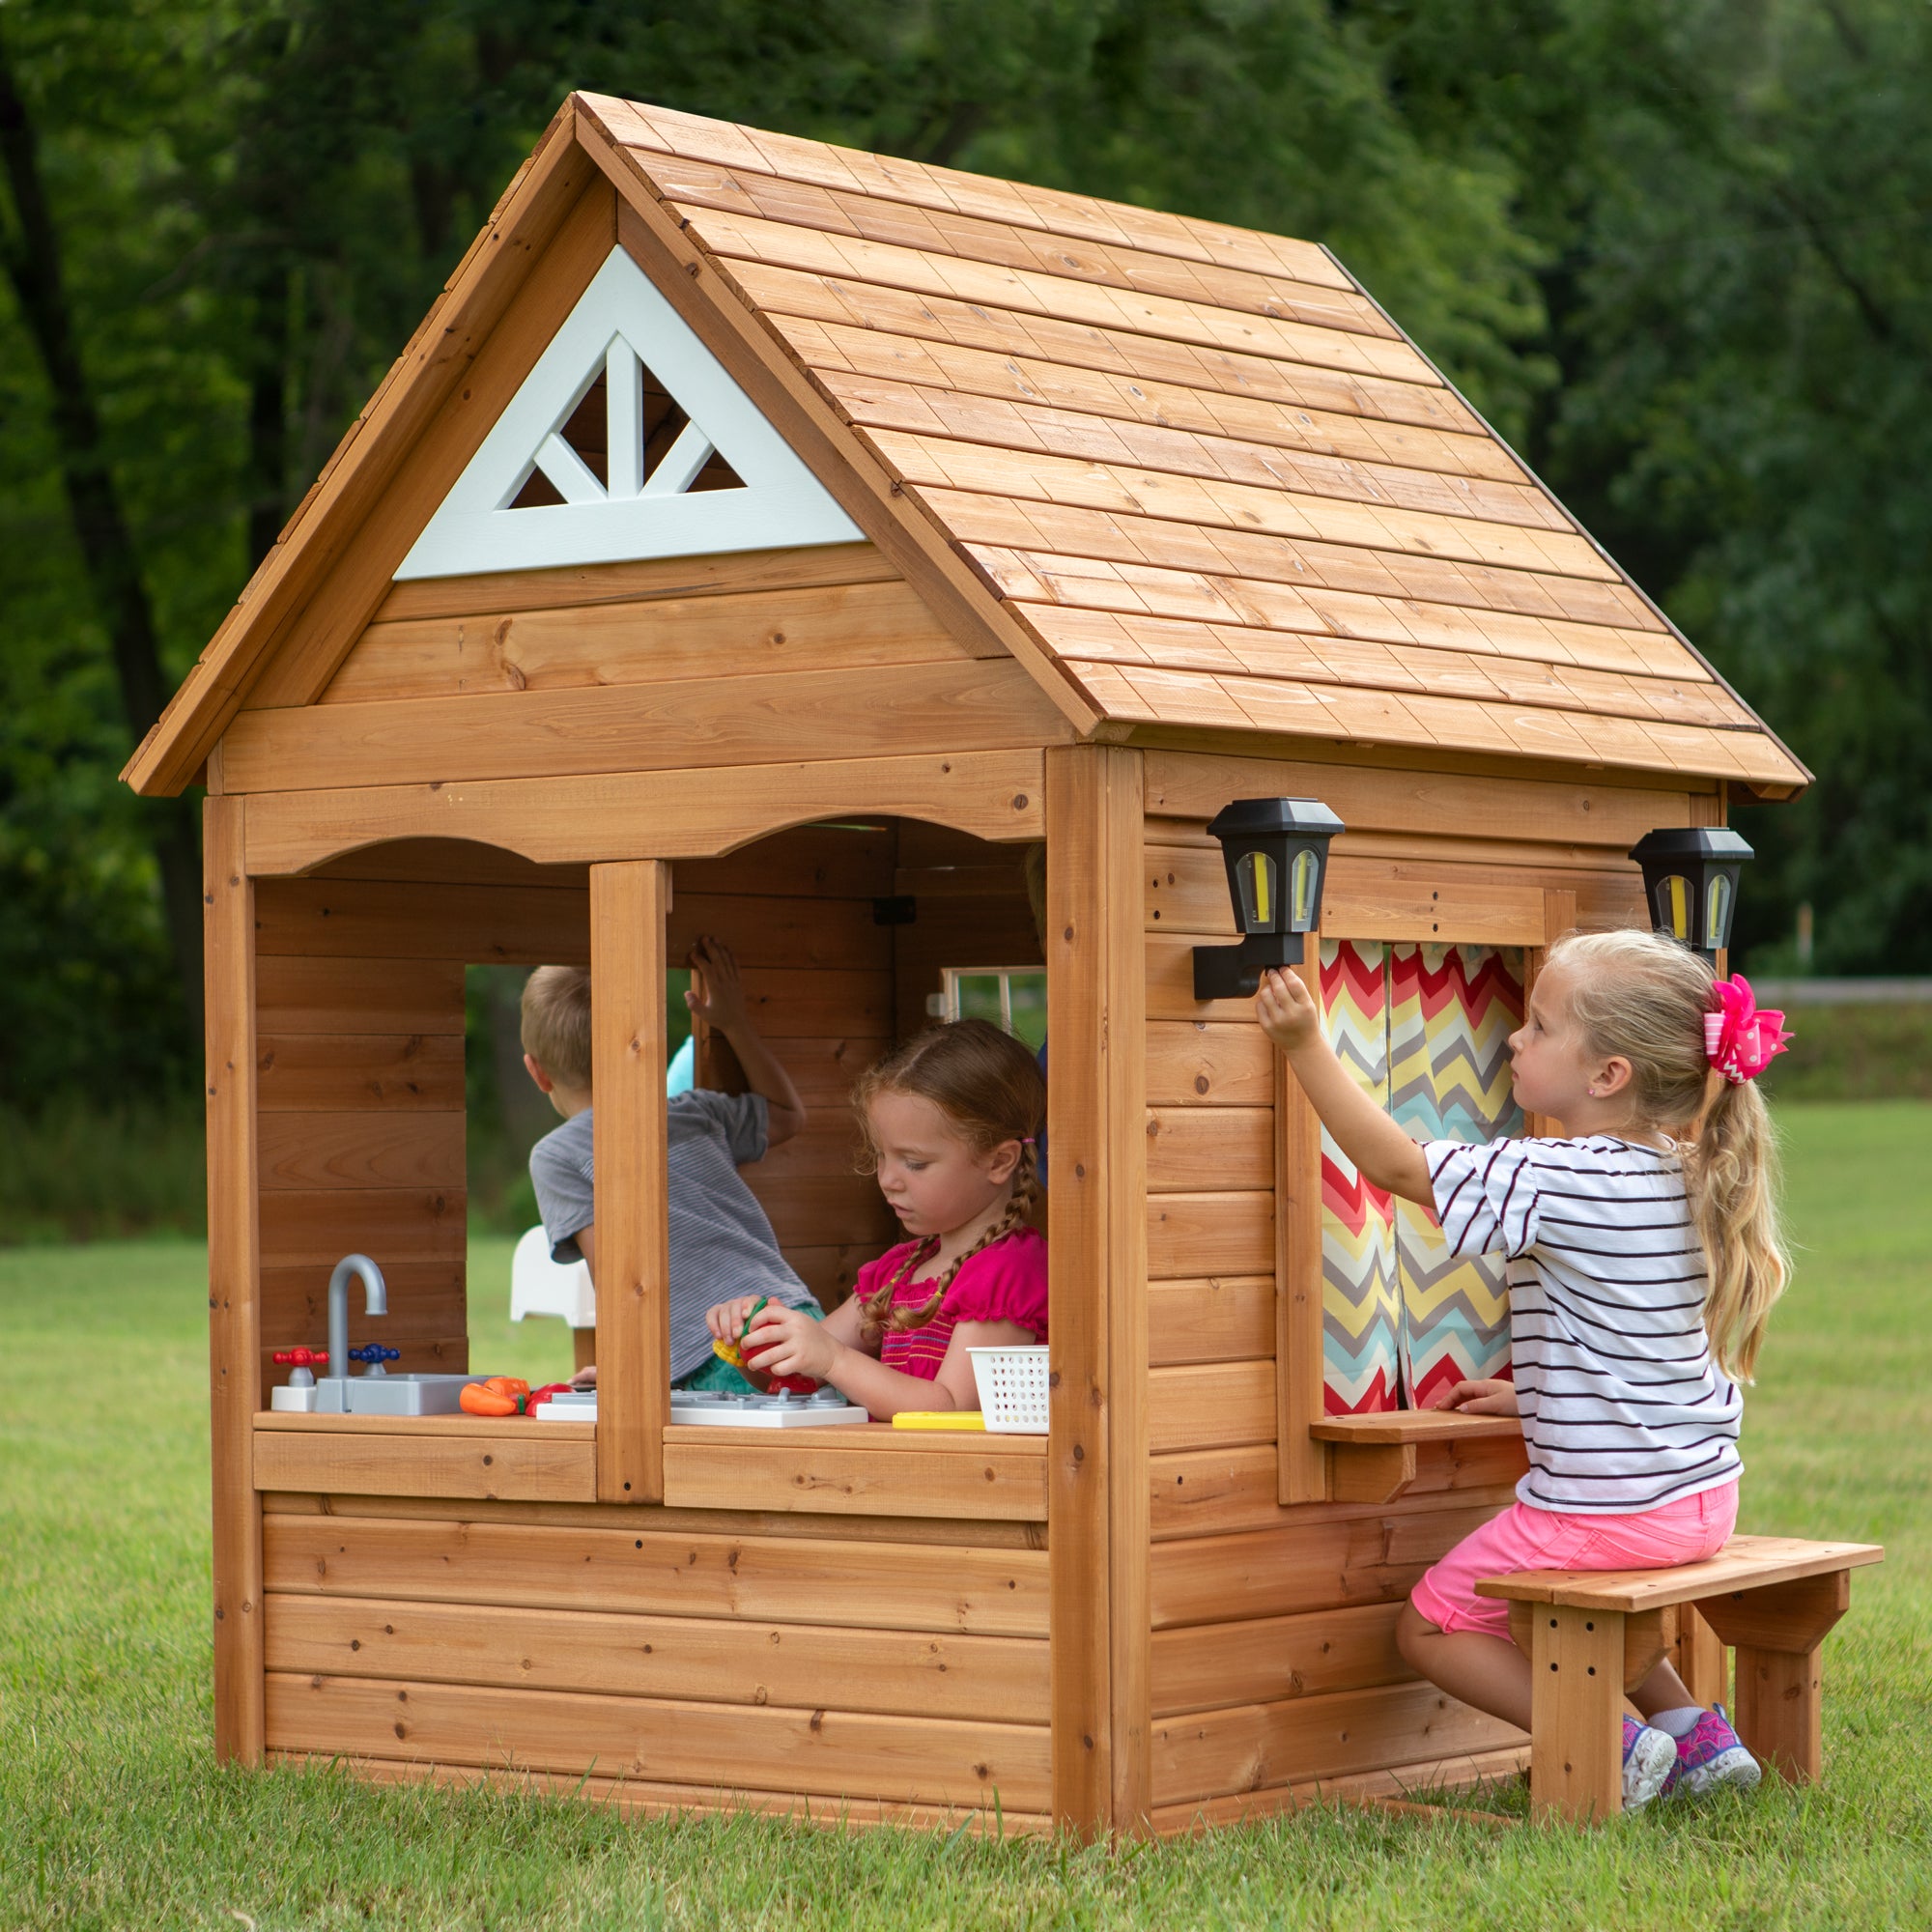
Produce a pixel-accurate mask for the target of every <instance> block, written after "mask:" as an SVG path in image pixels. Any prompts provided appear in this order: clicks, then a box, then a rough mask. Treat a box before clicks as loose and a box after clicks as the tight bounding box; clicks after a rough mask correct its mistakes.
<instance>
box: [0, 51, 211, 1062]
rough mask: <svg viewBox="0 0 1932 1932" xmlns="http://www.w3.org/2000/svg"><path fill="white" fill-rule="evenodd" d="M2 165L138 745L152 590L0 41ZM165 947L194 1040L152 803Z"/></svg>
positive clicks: (147, 714)
mask: <svg viewBox="0 0 1932 1932" xmlns="http://www.w3.org/2000/svg"><path fill="white" fill-rule="evenodd" d="M0 162H4V165H5V167H6V170H7V181H8V185H9V187H10V188H11V189H12V192H13V198H14V216H15V222H14V231H13V232H12V233H10V234H7V235H6V236H4V238H0V253H4V256H5V263H6V270H7V276H8V279H9V280H10V281H11V282H12V283H13V286H14V295H15V297H16V298H17V299H18V301H19V304H20V311H21V313H22V315H23V316H24V317H25V318H26V322H27V327H28V328H29V329H30V330H31V331H32V333H33V337H34V341H35V343H36V345H37V346H38V347H39V349H40V352H41V359H42V361H43V364H44V365H45V367H46V372H47V386H48V391H49V401H50V408H51V412H52V415H53V425H54V436H55V439H56V440H57V441H58V443H59V445H60V464H61V480H62V482H63V483H64V484H65V486H66V489H67V497H68V504H69V507H70V508H71V511H72V514H73V526H74V534H75V536H76V537H77V538H78V539H79V541H80V552H81V558H82V562H83V564H84V565H85V568H86V572H87V580H88V586H89V588H90V590H91V591H92V592H93V596H94V601H95V604H96V606H97V608H98V609H99V613H100V619H101V622H102V623H103V624H104V625H105V626H106V628H107V635H108V639H109V641H110V643H111V644H112V647H113V653H114V668H115V671H116V673H117V675H118V676H119V679H120V684H121V704H122V709H123V711H124V712H125V713H126V714H127V719H128V729H129V730H130V731H131V732H132V733H133V735H134V737H135V738H136V739H137V740H138V739H140V738H142V737H143V736H145V735H146V733H147V731H148V728H149V726H150V725H153V724H154V722H155V720H156V718H158V717H159V716H160V715H161V707H162V705H163V704H164V703H165V702H166V701H167V696H168V693H167V682H166V679H165V678H164V677H163V675H162V672H161V658H160V650H159V648H158V645H157V644H156V638H155V620H154V613H153V611H152V610H151V609H150V607H149V603H148V593H147V587H146V585H145V584H143V582H142V581H141V571H140V564H139V561H138V559H137V558H136V556H135V554H134V543H133V538H132V536H131V535H130V534H129V532H128V523H127V519H126V518H125V517H124V516H123V515H122V512H121V499H120V496H119V494H118V493H117V491H116V489H115V487H114V477H113V473H112V471H111V470H110V469H109V468H108V464H107V457H106V453H105V451H104V450H103V449H102V447H101V440H100V419H99V413H98V412H97V411H96V409H95V407H94V395H93V392H92V390H90V389H89V387H88V385H87V375H86V371H85V370H84V369H83V367H82V365H81V359H80V345H79V342H78V341H77V339H76V338H75V335H74V329H73V318H72V315H71V312H70V310H69V308H68V300H67V290H66V287H65V285H64V282H63V279H62V274H61V258H60V241H59V238H58V236H57V235H56V234H55V232H54V225H53V217H52V215H51V214H50V213H49V212H48V209H47V203H46V196H45V193H44V192H43V188H42V185H41V172H40V156H39V153H38V144H37V142H36V140H35V136H34V128H33V124H32V123H31V121H30V120H29V119H28V115H27V109H26V103H25V102H24V101H23V100H22V99H20V93H19V89H18V88H17V87H16V86H15V84H14V68H13V62H12V61H11V59H10V58H9V56H8V52H7V46H6V43H5V41H4V40H0ZM148 810H149V813H150V818H149V824H150V827H151V831H150V837H151V838H152V839H153V841H154V849H155V857H156V860H157V861H158V863H159V866H160V872H161V896H162V903H163V908H164V911H165V915H166V919H167V926H168V937H169V940H170V942H171V944H172V947H173V950H174V955H175V969H176V971H177V973H178V974H179V976H180V979H181V987H182V998H183V1001H184V1004H185V1008H186V1012H187V1017H188V1021H189V1024H190V1026H191V1028H192V1029H193V1033H194V1035H195V1036H196V1037H198V1036H199V1035H200V1032H201V851H200V838H199V837H198V835H197V831H196V823H195V818H196V814H195V808H194V804H193V801H192V800H190V799H156V800H154V801H152V802H151V804H150V805H149V808H148Z"/></svg>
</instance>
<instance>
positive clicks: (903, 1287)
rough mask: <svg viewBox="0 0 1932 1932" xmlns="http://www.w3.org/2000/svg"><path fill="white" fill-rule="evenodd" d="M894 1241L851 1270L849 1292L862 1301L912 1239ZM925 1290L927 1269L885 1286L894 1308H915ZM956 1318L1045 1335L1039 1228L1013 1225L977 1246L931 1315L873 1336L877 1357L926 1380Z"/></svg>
mask: <svg viewBox="0 0 1932 1932" xmlns="http://www.w3.org/2000/svg"><path fill="white" fill-rule="evenodd" d="M918 1245H919V1244H918V1242H916V1241H901V1242H900V1243H899V1244H898V1246H897V1247H895V1248H888V1249H887V1250H886V1252H885V1253H884V1254H882V1255H881V1256H880V1257H879V1258H878V1260H877V1261H875V1262H867V1264H866V1265H865V1266H864V1267H862V1268H861V1269H860V1270H859V1279H858V1283H857V1285H856V1287H855V1289H854V1293H856V1294H857V1295H858V1296H859V1298H860V1299H861V1300H862V1301H863V1300H864V1299H865V1298H866V1297H867V1296H868V1295H872V1294H876V1293H878V1291H879V1289H880V1288H881V1287H882V1286H883V1285H884V1284H885V1283H886V1282H888V1281H890V1280H891V1279H892V1278H893V1275H894V1274H895V1272H896V1271H897V1270H898V1269H899V1268H901V1267H903V1266H904V1265H905V1264H906V1258H907V1257H908V1256H909V1255H910V1254H911V1253H912V1252H913V1250H914V1249H915V1248H916V1247H917V1246H918ZM931 1293H932V1280H931V1276H930V1275H927V1277H926V1278H925V1279H924V1280H923V1281H909V1282H908V1281H902V1282H900V1283H899V1285H898V1287H897V1288H896V1289H895V1291H894V1292H893V1306H894V1307H895V1308H905V1307H912V1308H918V1307H921V1306H923V1303H924V1302H925V1301H926V1299H927V1298H928V1297H929V1296H930V1295H931ZM962 1321H1016V1322H1018V1323H1019V1325H1020V1326H1021V1327H1022V1328H1025V1329H1027V1330H1028V1331H1029V1332H1030V1333H1031V1334H1032V1336H1033V1338H1034V1340H1035V1341H1036V1342H1044V1341H1045V1340H1046V1236H1044V1235H1042V1234H1041V1233H1040V1232H1039V1230H1038V1229H1037V1228H1016V1229H1014V1231H1013V1232H1012V1233H1011V1234H1010V1235H1008V1236H1005V1237H1004V1238H1003V1239H1001V1240H998V1241H995V1242H994V1243H993V1245H992V1246H991V1247H990V1248H981V1249H980V1252H979V1253H978V1254H977V1255H975V1256H973V1257H972V1259H971V1260H969V1261H968V1262H966V1263H965V1264H964V1265H962V1266H961V1268H960V1270H959V1272H958V1273H957V1274H956V1275H954V1276H953V1277H952V1287H951V1288H949V1289H948V1290H947V1291H946V1299H945V1300H944V1301H943V1302H941V1303H940V1305H939V1312H938V1314H936V1315H935V1316H934V1317H933V1318H932V1320H931V1321H928V1322H926V1323H924V1324H923V1326H922V1327H918V1328H888V1329H887V1330H886V1331H885V1334H884V1335H883V1336H882V1337H881V1338H880V1342H879V1359H880V1360H881V1361H882V1362H884V1363H885V1365H886V1367H887V1368H889V1369H896V1370H898V1372H899V1373H900V1374H901V1375H902V1376H918V1377H919V1378H921V1379H922V1380H923V1381H931V1380H932V1379H933V1378H934V1377H935V1376H937V1375H938V1374H939V1365H940V1363H941V1362H943V1361H944V1360H945V1359H946V1349H947V1345H948V1343H950V1342H951V1341H952V1331H953V1329H955V1328H956V1327H958V1325H959V1324H960V1322H962Z"/></svg>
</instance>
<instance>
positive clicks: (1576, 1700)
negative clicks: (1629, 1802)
mask: <svg viewBox="0 0 1932 1932" xmlns="http://www.w3.org/2000/svg"><path fill="white" fill-rule="evenodd" d="M1530 1629H1531V1642H1530V1660H1529V1661H1530V1686H1531V1698H1532V1702H1531V1706H1530V1731H1529V1735H1530V1769H1529V1808H1530V1815H1531V1816H1532V1817H1536V1818H1564V1819H1568V1820H1570V1821H1571V1822H1573V1823H1575V1824H1579V1825H1581V1824H1593V1823H1600V1822H1602V1821H1603V1820H1605V1819H1606V1818H1615V1817H1617V1816H1619V1815H1620V1814H1621V1813H1622V1811H1623V1808H1624V1794H1623V1723H1622V1721H1621V1719H1622V1717H1623V1704H1624V1695H1623V1686H1624V1668H1623V1666H1624V1620H1623V1617H1622V1615H1621V1614H1616V1613H1608V1612H1604V1611H1597V1610H1575V1609H1571V1608H1568V1607H1567V1606H1565V1605H1559V1604H1540V1605H1536V1606H1535V1614H1534V1616H1533V1618H1532V1620H1531V1625H1530Z"/></svg>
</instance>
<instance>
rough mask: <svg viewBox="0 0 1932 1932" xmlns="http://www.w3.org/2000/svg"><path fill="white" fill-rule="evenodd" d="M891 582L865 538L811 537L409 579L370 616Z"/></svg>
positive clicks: (575, 606) (415, 617) (385, 618)
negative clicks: (794, 544) (780, 543)
mask: <svg viewBox="0 0 1932 1932" xmlns="http://www.w3.org/2000/svg"><path fill="white" fill-rule="evenodd" d="M897 581H898V572H897V571H896V570H895V569H894V568H893V566H892V565H891V564H890V563H889V562H887V560H886V559H885V558H884V557H883V556H881V555H880V554H879V553H878V551H877V550H876V549H874V548H873V546H872V545H870V544H868V543H849V544H814V545H812V546H811V548H810V549H809V550H745V551H728V552H724V553H721V554H717V555H714V556H652V557H639V558H636V559H633V560H632V561H629V562H624V563H573V564H565V565H561V566H559V567H558V568H556V569H553V570H497V571H481V572H478V573H477V574H476V575H475V576H473V577H417V578H410V579H408V580H406V581H405V582H400V583H392V584H390V586H389V590H388V594H387V595H386V596H385V597H384V599H383V601H382V603H381V604H380V605H379V606H378V607H377V609H376V611H375V614H374V615H373V616H372V617H371V618H370V622H371V623H373V624H408V623H416V622H419V621H421V620H422V619H424V618H434V617H487V616H494V615H497V614H499V613H500V612H502V611H559V610H587V609H589V608H591V607H592V606H595V605H598V604H638V603H653V602H659V601H669V600H673V599H684V598H695V597H704V596H746V595H754V594H756V593H758V592H761V591H771V590H782V591H795V590H815V589H818V588H820V587H822V586H824V585H828V584H840V583H892V582H897Z"/></svg>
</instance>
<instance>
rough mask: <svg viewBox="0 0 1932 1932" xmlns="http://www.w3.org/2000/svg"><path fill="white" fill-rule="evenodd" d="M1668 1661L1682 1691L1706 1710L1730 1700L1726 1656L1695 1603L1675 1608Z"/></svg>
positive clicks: (1715, 1634)
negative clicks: (1675, 1624)
mask: <svg viewBox="0 0 1932 1932" xmlns="http://www.w3.org/2000/svg"><path fill="white" fill-rule="evenodd" d="M1670 1661H1671V1662H1672V1663H1673V1664H1674V1665H1675V1666H1676V1670H1677V1674H1678V1676H1680V1677H1681V1678H1683V1680H1684V1688H1685V1689H1686V1690H1689V1691H1690V1695H1691V1696H1692V1697H1693V1698H1695V1699H1696V1701H1697V1702H1698V1703H1700V1704H1702V1705H1703V1706H1704V1707H1705V1708H1706V1709H1707V1710H1708V1709H1709V1708H1710V1707H1711V1706H1712V1705H1714V1704H1722V1703H1726V1702H1728V1701H1729V1698H1730V1683H1729V1679H1730V1663H1731V1660H1730V1656H1729V1653H1728V1652H1727V1651H1726V1650H1725V1649H1724V1646H1723V1644H1722V1643H1721V1642H1719V1638H1718V1633H1717V1632H1716V1631H1714V1630H1713V1629H1712V1628H1711V1626H1710V1625H1709V1624H1707V1623H1706V1622H1705V1621H1704V1619H1703V1617H1702V1615H1701V1614H1700V1613H1699V1612H1698V1609H1697V1605H1695V1604H1679V1605H1678V1606H1677V1633H1676V1637H1675V1639H1674V1642H1673V1645H1672V1650H1671V1658H1670Z"/></svg>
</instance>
